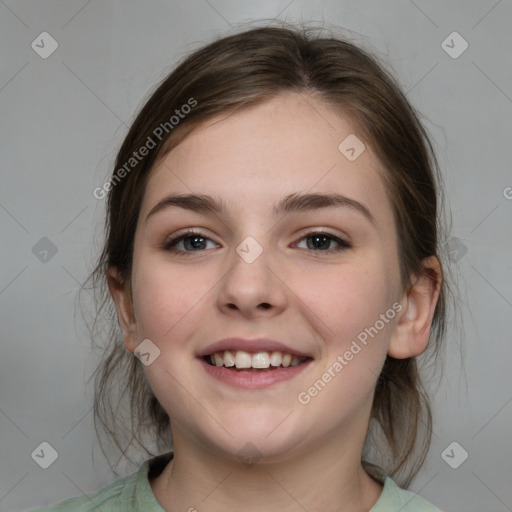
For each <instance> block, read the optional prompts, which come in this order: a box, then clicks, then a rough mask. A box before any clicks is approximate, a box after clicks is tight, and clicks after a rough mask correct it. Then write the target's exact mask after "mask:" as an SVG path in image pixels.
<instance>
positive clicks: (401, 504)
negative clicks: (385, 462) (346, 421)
mask: <svg viewBox="0 0 512 512" xmlns="http://www.w3.org/2000/svg"><path fill="white" fill-rule="evenodd" d="M363 466H364V468H365V470H366V472H367V473H368V474H369V475H370V476H371V477H372V478H374V479H375V480H377V481H379V482H380V483H381V484H383V489H382V493H381V495H380V497H379V499H378V500H377V502H376V503H375V505H374V506H373V507H372V508H371V510H370V512H396V511H397V510H399V511H400V512H441V510H439V509H438V508H437V507H436V506H434V505H433V504H432V503H429V502H428V501H427V500H425V499H423V498H422V497H421V496H419V495H418V494H415V493H413V492H411V491H407V490H405V489H402V488H401V487H399V486H398V485H397V483H396V482H395V481H394V480H393V479H392V478H391V477H390V476H389V475H388V474H387V473H386V472H385V471H384V470H383V469H382V468H381V467H379V466H377V465H375V464H370V463H368V462H366V461H364V462H363Z"/></svg>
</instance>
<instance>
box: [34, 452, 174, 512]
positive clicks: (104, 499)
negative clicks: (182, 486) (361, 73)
mask: <svg viewBox="0 0 512 512" xmlns="http://www.w3.org/2000/svg"><path fill="white" fill-rule="evenodd" d="M172 457H173V454H172V452H169V453H165V454H161V455H157V456H156V457H153V458H151V459H148V460H146V461H145V462H144V463H143V464H142V465H141V466H140V469H139V470H138V471H137V472H136V473H133V474H132V475H129V476H125V477H123V478H119V479H118V480H115V481H114V482H112V483H111V484H109V485H107V486H106V487H103V489H100V490H99V491H96V492H94V493H91V494H87V495H86V494H83V495H82V496H76V497H74V498H68V499H66V500H64V501H61V502H60V503H56V504H55V505H50V506H47V507H43V508H38V509H33V510H32V511H29V512H98V511H99V510H101V512H138V511H139V510H144V511H145V512H164V509H163V508H162V507H161V506H160V504H159V503H158V501H157V500H156V498H155V496H154V494H153V492H152V489H151V485H150V483H149V478H151V477H152V476H153V475H157V474H159V473H160V472H161V471H162V470H163V468H164V467H165V465H166V464H168V463H169V461H170V460H171V459H172Z"/></svg>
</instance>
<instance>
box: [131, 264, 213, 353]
mask: <svg viewBox="0 0 512 512" xmlns="http://www.w3.org/2000/svg"><path fill="white" fill-rule="evenodd" d="M214 284H215V283H214V282H212V281H211V279H208V277H207V276H205V275H204V272H202V273H201V271H199V270H198V271H195V270H191V269H185V267H184V266H183V267H180V266H177V265H173V266H171V265H165V264H163V263H162V262H161V261H156V258H155V259H154V260H153V261H150V260H149V259H148V260H146V262H145V263H144V265H139V266H138V267H137V266H136V265H134V272H133V293H134V314H135V318H136V321H137V332H138V335H139V337H145V338H150V339H152V340H153V339H154V340H155V343H157V344H163V343H164V342H165V341H166V340H170V339H173V340H175V341H177V340H181V339H183V338H182V336H185V339H186V335H185V334H186V333H184V334H182V336H177V333H178V332H182V331H183V329H184V328H185V326H186V325H187V322H186V318H187V316H188V317H190V316H191V315H192V316H193V314H194V309H195V308H200V307H201V303H202V301H204V300H207V297H208V292H209V291H210V290H212V288H213V286H214Z"/></svg>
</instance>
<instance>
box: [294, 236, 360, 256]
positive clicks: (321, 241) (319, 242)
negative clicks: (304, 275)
mask: <svg viewBox="0 0 512 512" xmlns="http://www.w3.org/2000/svg"><path fill="white" fill-rule="evenodd" d="M302 240H307V242H306V249H310V250H312V251H315V252H324V253H331V252H337V251H342V250H344V249H348V248H349V247H351V246H350V244H349V243H348V242H346V241H345V240H342V239H341V238H338V237H337V236H334V235H331V234H329V233H321V232H319V233H310V234H308V235H306V236H305V237H303V238H301V241H302ZM309 241H311V242H309ZM331 242H335V243H336V244H338V246H337V247H334V248H330V249H329V248H328V247H329V245H330V244H331ZM297 246H299V244H297Z"/></svg>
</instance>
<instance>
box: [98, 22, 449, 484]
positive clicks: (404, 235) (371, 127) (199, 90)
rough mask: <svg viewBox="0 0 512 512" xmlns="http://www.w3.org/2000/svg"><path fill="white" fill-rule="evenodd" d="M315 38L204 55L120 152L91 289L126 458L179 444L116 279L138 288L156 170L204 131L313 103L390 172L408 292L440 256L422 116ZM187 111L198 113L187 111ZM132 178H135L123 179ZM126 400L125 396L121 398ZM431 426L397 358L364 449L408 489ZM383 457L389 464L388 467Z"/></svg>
mask: <svg viewBox="0 0 512 512" xmlns="http://www.w3.org/2000/svg"><path fill="white" fill-rule="evenodd" d="M314 32H315V30H313V29H308V28H300V29H299V28H296V27H292V28H290V27H283V26H271V27H266V28H256V29H250V30H245V31H244V32H241V33H238V34H235V35H230V36H227V37H224V38H221V39H218V40H216V41H214V42H213V43H211V44H209V45H207V46H204V47H202V48H200V49H198V50H196V51H195V52H193V53H192V54H191V55H190V56H189V57H188V58H186V59H185V60H184V61H183V62H182V63H181V64H180V65H179V66H178V67H177V68H176V69H175V70H174V71H173V72H172V73H171V74H169V75H168V76H167V77H166V78H165V80H163V82H162V83H161V84H160V85H159V86H157V88H156V90H155V91H154V92H153V93H152V94H151V96H150V98H149V100H148V101H147V102H146V103H145V105H144V106H143V108H142V109H141V110H140V112H139V114H138V115H137V117H136V119H135V120H134V122H133V123H132V125H131V128H130V130H129V132H128V134H127V135H126V138H125V139H124V142H123V143H122V145H121V148H120V150H119V153H118V155H117V159H116V162H115V170H114V173H113V175H112V179H111V185H109V186H108V187H105V190H107V189H109V194H108V201H107V218H106V241H105V245H104V248H103V251H102V253H101V255H100V257H99V260H98V262H97V266H96V268H95V270H94V271H93V273H92V274H91V276H90V278H89V279H92V284H93V286H94V289H95V290H96V291H97V292H98V293H99V294H100V300H99V301H98V311H97V315H98V316H97V317H96V320H98V318H99V317H100V314H105V315H106V317H107V319H108V320H109V321H110V322H111V324H110V331H109V332H108V335H107V342H108V347H107V348H106V349H105V348H104V349H103V351H104V357H103V360H102V361H101V363H100V364H99V366H98V367H97V369H96V372H95V374H94V375H95V376H96V377H95V402H94V419H95V426H96V429H97V427H98V421H99V422H100V423H101V425H102V426H103V428H104V429H105V430H106V432H107V433H108V434H109V435H110V436H111V438H112V440H113V441H114V442H115V444H116V446H117V447H118V448H119V449H120V450H121V452H122V453H125V452H126V450H127V448H128V446H127V443H126V440H128V444H132V443H133V442H136V443H137V444H138V445H139V446H141V447H142V448H143V449H144V450H146V452H147V453H148V454H151V455H154V454H153V453H152V452H151V451H150V450H148V448H147V447H146V446H145V443H144V439H143V437H144V435H146V434H148V435H149V439H153V440H156V446H157V449H158V450H163V449H169V448H170V446H171V442H172V440H171V439H170V431H169V430H170V429H169V417H168V415H167V413H166V412H165V411H164V409H163V408H162V406H161V405H160V404H159V402H158V401H157V399H156V397H155V396H154V394H153V393H152V391H151V389H150V387H149V384H148V383H147V381H146V379H145V375H144V371H143V367H142V364H141V362H140V361H139V360H138V359H137V358H136V357H134V356H133V355H132V354H131V353H130V352H128V351H127V350H126V349H125V348H124V345H123V343H122V342H121V333H120V329H119V325H118V323H117V315H116V311H115V308H114V304H113V301H112V300H111V297H110V294H109V291H108V287H107V282H106V275H107V270H108V269H109V268H110V267H117V269H118V270H119V272H120V275H121V276H122V278H123V279H126V280H127V281H129V278H130V273H131V264H132V253H133V242H134V234H135V229H136V225H137V219H138V215H139V210H140V206H141V202H142V199H143V195H144V191H145V187H146V184H147V181H148V177H149V175H150V172H151V169H152V168H153V167H154V166H155V163H156V162H157V161H158V159H160V158H161V157H162V156H164V155H165V154H167V153H168V152H169V151H170V150H171V149H172V147H175V145H176V144H178V143H179V142H180V141H181V140H182V139H183V138H184V137H185V136H186V135H187V134H188V133H190V132H191V131H192V130H193V129H194V128H195V127H196V126H198V125H199V124H200V123H202V122H203V121H205V120H207V119H209V118H212V117H213V116H215V115H218V114H221V113H229V112H232V111H234V110H236V109H240V108H243V107H244V106H247V105H255V104H257V103H258V102H262V101H265V100H266V99H269V98H271V97H272V96H274V95H276V94H279V93H283V92H297V93H310V94H314V95H315V96H316V97H318V98H319V99H321V100H323V101H325V102H326V103H327V104H329V105H331V106H333V108H336V109H338V110H339V111H340V112H341V111H343V112H344V113H345V114H348V115H349V116H350V118H351V120H352V121H353V122H354V123H357V128H358V130H359V132H358V136H359V135H360V138H361V139H363V140H364V141H365V142H366V143H368V144H370V145H371V147H372V149H373V150H374V151H375V153H376V155H377V157H378V158H379V159H380V161H381V162H382V164H383V165H384V168H385V169H387V172H386V174H385V176H384V178H385V182H386V186H387V190H388V194H389V197H390V199H391V201H392V204H393V210H394V218H395V223H396V230H397V233H398V244H399V257H400V270H401V278H402V285H403V287H404V288H406V287H408V286H410V281H409V279H410V276H411V275H418V274H419V273H421V272H424V271H425V269H424V268H423V266H422V260H423V259H424V258H426V257H428V256H431V255H436V256H438V257H439V254H440V250H439V246H440V243H439V232H440V228H441V225H440V221H439V219H440V214H439V208H440V201H439V199H440V197H438V192H439V191H440V189H439V185H438V183H439V181H438V180H440V173H439V169H438V165H437V161H436V158H435V155H434V151H433V148H432V145H431V142H430V140H429V137H428V135H427V133H426V131H425V129H424V127H423V126H422V124H421V123H420V121H419V118H418V115H417V114H416V112H415V110H414V109H413V107H412V106H411V105H410V104H409V102H408V101H407V99H406V97H405V96H404V94H403V93H402V92H401V89H400V87H399V86H398V84H397V81H396V80H395V79H394V78H393V77H392V76H391V75H390V74H389V72H387V71H384V69H383V68H382V67H381V65H380V64H379V63H378V62H377V61H376V59H375V58H374V57H372V56H371V55H370V54H369V53H368V52H366V51H364V50H362V49H361V48H360V47H358V46H357V45H355V44H353V43H350V42H348V41H346V40H344V39H343V38H339V37H333V36H328V37H322V36H321V35H317V34H315V33H314ZM183 105H190V106H192V105H194V106H193V108H187V109H183V110H182V111H181V110H180V109H181V107H182V106H183ZM177 109H178V110H180V112H183V114H184V115H183V116H180V119H179V121H178V124H176V126H174V122H172V121H170V119H171V116H173V114H175V112H176V110H177ZM185 112H187V113H186V115H185ZM165 123H167V124H165ZM171 125H172V126H171ZM158 127H160V131H157V132H156V133H158V134H159V136H158V137H157V136H156V135H155V131H156V130H157V128H158ZM162 127H165V129H163V128H162ZM149 139H151V140H152V141H153V143H154V144H156V146H155V147H154V148H152V149H151V150H149V151H148V152H147V154H146V156H144V158H140V160H139V159H137V161H134V160H130V159H131V158H133V153H134V152H135V151H138V150H139V149H140V148H142V147H143V146H147V145H148V141H149ZM127 162H131V163H130V167H127ZM132 164H133V165H132ZM122 168H124V169H125V171H126V172H119V170H120V169H122ZM121 175H122V176H121ZM430 277H431V278H432V279H436V276H434V275H431V276H430ZM445 293H446V284H445V281H444V279H443V280H442V284H441V293H440V297H439V300H438V303H437V305H436V309H435V314H434V319H433V324H432V330H431V338H430V343H429V347H428V350H427V353H431V352H433V353H435V354H437V351H438V348H439V346H440V342H441V341H442V339H443V337H444V333H445ZM95 326H96V321H95V323H94V327H95ZM94 336H95V334H94V333H93V338H94ZM119 390H122V393H120V395H116V391H119ZM123 400H127V401H128V402H129V409H128V410H129V418H130V419H131V423H130V424H129V425H128V428H125V426H126V418H123V417H122V415H121V413H122V409H121V411H120V404H121V403H122V401H123ZM431 425H432V419H431V412H430V406H429V401H428V398H427V395H426V393H425V391H424V388H423V385H422V382H421V379H420V374H419V370H418V365H417V361H416V358H408V359H394V358H392V357H389V356H388V357H387V359H386V361H385V364H384V367H383V370H382V373H381V375H380V376H379V378H378V381H377V385H376V390H375V397H374V401H373V407H372V412H371V421H370V426H369V430H368V436H367V440H366V445H365V448H369V449H370V451H371V453H373V455H372V456H373V457H374V459H376V460H373V462H376V463H379V464H381V465H385V466H384V467H385V469H386V470H387V472H388V473H389V474H390V475H392V476H393V477H394V478H395V479H398V480H397V481H398V482H399V483H400V484H401V485H402V486H404V487H407V486H408V485H409V483H410V481H411V480H412V478H413V477H414V475H415V474H416V473H417V471H418V469H419V468H420V467H421V465H422V464H423V462H424V459H425V457H426V454H427V451H428V448H429V445H430V438H431V431H432V429H431ZM421 430H423V433H422V434H421V435H420V431H421ZM125 435H126V436H127V437H124V436H125ZM102 449H103V448H102ZM417 450H418V453H416V451H417ZM384 454H386V460H385V461H384V460H379V457H380V458H383V457H384Z"/></svg>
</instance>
